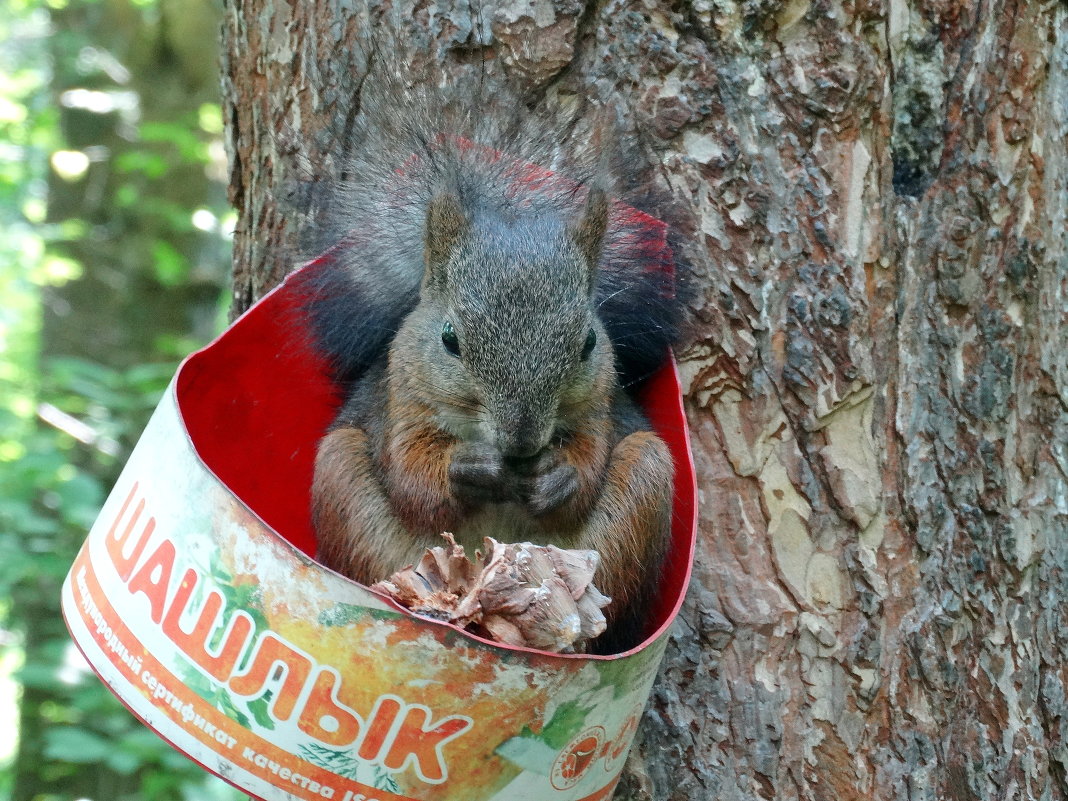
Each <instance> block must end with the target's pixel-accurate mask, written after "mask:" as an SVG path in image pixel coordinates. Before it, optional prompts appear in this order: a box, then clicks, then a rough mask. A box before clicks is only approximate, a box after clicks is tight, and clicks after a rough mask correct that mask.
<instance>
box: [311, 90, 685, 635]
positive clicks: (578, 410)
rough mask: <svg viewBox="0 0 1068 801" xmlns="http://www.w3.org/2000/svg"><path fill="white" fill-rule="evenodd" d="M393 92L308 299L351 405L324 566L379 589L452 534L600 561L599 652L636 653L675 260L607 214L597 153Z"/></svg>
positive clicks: (660, 501) (657, 493) (458, 105)
mask: <svg viewBox="0 0 1068 801" xmlns="http://www.w3.org/2000/svg"><path fill="white" fill-rule="evenodd" d="M383 84H384V86H385V88H384V90H382V91H381V92H380V94H379V95H378V96H375V95H373V94H372V92H370V91H365V92H364V96H363V97H362V98H361V103H360V108H359V114H358V115H357V121H356V124H355V128H354V130H353V132H352V138H351V140H350V141H349V146H348V148H347V149H348V151H349V153H348V155H347V157H346V159H345V161H344V165H343V166H344V174H343V175H342V177H341V178H340V179H338V180H337V181H335V182H333V183H332V184H331V187H330V195H329V208H330V214H331V218H332V219H331V222H332V224H331V225H328V226H327V233H326V234H325V235H324V237H323V239H324V240H325V243H326V244H329V246H330V247H331V250H330V253H331V258H332V259H333V261H334V262H335V266H334V269H332V270H329V271H325V272H323V273H321V277H319V278H317V279H314V280H315V281H317V283H315V284H314V285H312V286H309V287H308V295H307V297H308V300H307V302H306V303H305V312H306V316H307V325H308V327H309V329H310V330H311V331H312V333H313V336H314V338H315V340H316V343H317V346H318V347H319V348H320V350H322V351H323V352H325V353H327V354H328V356H329V357H330V359H331V363H332V366H333V369H334V372H335V374H336V377H337V380H338V382H339V385H340V386H341V387H342V388H343V393H344V399H343V403H342V405H341V408H340V411H339V413H338V415H337V418H336V419H335V420H334V422H333V424H332V425H331V426H330V427H329V430H328V431H327V433H326V434H325V436H324V437H323V439H322V440H321V442H320V443H319V446H318V453H317V457H316V461H315V471H314V479H313V485H312V514H313V523H314V526H315V529H316V532H317V537H318V553H317V556H316V558H317V560H318V561H319V562H321V563H322V564H324V565H325V566H327V567H329V568H332V569H333V570H335V571H337V572H339V573H341V574H343V575H345V576H347V577H349V578H352V579H354V580H356V581H359V582H361V583H364V584H367V585H369V584H371V583H373V582H375V581H377V580H381V579H385V578H387V577H388V576H389V575H390V574H392V573H393V572H395V571H397V570H399V569H401V568H403V567H405V566H407V565H409V564H412V563H414V562H417V561H418V559H419V557H420V556H421V554H422V553H423V552H424V550H425V549H426V548H428V547H431V546H433V545H437V544H439V543H440V535H441V533H442V532H444V531H449V532H452V533H453V535H454V536H455V538H456V541H457V542H459V543H460V544H463V545H465V546H467V548H468V550H469V551H473V550H474V548H475V547H478V546H479V545H480V544H481V541H482V538H483V537H484V536H490V535H492V536H493V537H495V538H497V539H498V540H503V541H509V542H520V541H526V540H529V541H532V542H535V543H537V544H554V545H557V546H559V547H563V548H591V549H594V550H596V551H597V552H598V553H599V554H600V557H601V562H600V567H599V568H598V572H597V574H596V576H595V579H594V580H595V582H596V584H597V586H598V587H599V589H601V591H602V592H604V593H605V594H606V595H608V596H610V597H611V598H612V603H611V604H610V605H609V606H608V608H607V609H606V610H605V613H606V617H607V619H608V629H607V631H606V632H605V633H604V634H602V635H601V636H600V637H598V638H597V639H596V640H595V641H594V643H593V644H592V650H593V651H595V652H600V653H618V652H620V651H622V650H626V649H627V648H629V647H633V646H634V645H636V644H637V642H638V641H640V639H641V637H642V635H643V634H644V631H643V623H644V621H643V617H644V615H645V614H646V613H647V611H648V609H649V608H650V605H651V603H652V600H653V599H654V598H655V594H656V589H657V581H658V578H659V574H660V569H661V564H662V561H663V559H664V554H665V552H666V549H667V544H668V542H669V538H670V529H671V509H672V486H673V464H672V459H671V455H670V453H669V451H668V448H667V446H666V445H665V443H664V442H663V441H662V440H661V439H660V437H659V436H657V434H656V433H654V432H653V431H652V430H651V426H650V425H649V423H648V421H647V420H646V419H645V418H644V416H643V414H642V413H641V411H640V410H639V409H638V407H637V405H636V403H635V401H634V399H633V397H632V396H631V389H632V388H633V386H634V385H635V384H636V383H637V382H639V381H640V379H641V378H642V377H644V376H646V375H648V374H650V373H651V372H652V371H653V370H654V369H655V368H656V367H657V366H658V365H659V364H661V363H662V362H663V360H664V359H665V358H666V356H667V353H668V346H669V345H670V343H671V342H672V340H673V339H674V338H675V336H676V334H677V331H678V320H679V313H680V312H679V309H680V302H679V300H678V297H677V294H676V293H674V292H673V287H672V281H673V278H672V274H671V268H672V264H671V260H672V255H671V253H670V251H665V249H664V248H659V249H658V248H657V247H656V246H655V243H654V245H650V244H649V242H648V241H646V240H647V234H646V233H643V230H642V228H641V225H640V224H639V223H637V222H636V221H635V215H634V214H628V213H626V212H625V210H626V209H628V208H629V207H627V206H623V205H622V204H621V203H618V202H615V201H612V200H610V199H609V195H608V190H607V188H606V186H607V184H608V182H609V178H611V171H610V170H609V169H608V168H606V167H605V164H606V161H607V160H606V159H605V158H604V156H603V154H602V153H598V152H597V148H596V146H589V145H584V146H576V147H572V148H571V149H570V150H569V149H567V148H565V147H564V146H563V145H562V142H563V141H564V139H565V138H566V136H565V134H563V133H561V131H560V129H559V126H554V125H553V124H550V123H548V122H547V121H546V118H539V117H534V116H533V115H531V114H529V113H527V112H523V111H522V107H521V104H517V103H514V102H512V101H511V99H510V98H509V97H508V95H506V94H503V93H501V92H496V93H486V92H483V94H482V95H481V96H480V97H478V98H477V99H475V100H474V101H472V100H471V99H470V98H465V99H463V100H462V101H457V100H455V98H442V97H441V96H440V95H437V96H433V95H431V94H429V93H427V92H425V91H424V92H422V93H421V90H400V89H397V87H396V85H395V84H391V83H389V82H388V81H384V82H383ZM517 108H518V109H520V111H518V112H517V111H516V109H517ZM550 170H551V171H550ZM565 175H566V178H563V177H561V176H565ZM643 237H644V238H643ZM665 262H667V263H665Z"/></svg>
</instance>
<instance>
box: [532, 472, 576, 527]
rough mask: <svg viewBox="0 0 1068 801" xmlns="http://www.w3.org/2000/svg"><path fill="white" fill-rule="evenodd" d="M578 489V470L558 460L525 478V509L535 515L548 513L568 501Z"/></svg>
mask: <svg viewBox="0 0 1068 801" xmlns="http://www.w3.org/2000/svg"><path fill="white" fill-rule="evenodd" d="M554 461H555V460H554ZM578 489H579V483H578V471H577V470H576V469H575V468H574V467H572V466H571V465H569V464H568V463H567V462H560V463H559V464H555V465H554V466H553V467H550V468H549V469H547V470H545V471H544V472H540V471H539V473H538V474H537V475H535V476H533V477H531V478H530V479H528V480H527V497H526V502H527V509H529V510H530V513H531V514H532V515H534V516H535V517H539V516H541V515H546V514H549V512H554V511H556V510H557V509H559V508H560V507H561V506H563V505H564V504H565V503H567V502H568V501H570V500H571V499H572V498H573V497H574V496H575V493H576V492H578Z"/></svg>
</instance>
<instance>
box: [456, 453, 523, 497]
mask: <svg viewBox="0 0 1068 801" xmlns="http://www.w3.org/2000/svg"><path fill="white" fill-rule="evenodd" d="M509 484H510V482H509V476H508V472H507V470H506V469H505V467H504V462H503V461H502V460H501V454H500V451H498V450H497V448H495V447H494V446H493V445H490V444H489V443H485V442H463V443H460V444H459V445H457V446H456V447H455V448H454V449H453V452H452V462H450V463H449V485H450V487H451V489H452V494H453V496H454V497H456V498H457V500H459V501H461V502H463V503H467V504H480V503H500V502H502V501H507V500H511V495H512V493H511V491H510V489H509Z"/></svg>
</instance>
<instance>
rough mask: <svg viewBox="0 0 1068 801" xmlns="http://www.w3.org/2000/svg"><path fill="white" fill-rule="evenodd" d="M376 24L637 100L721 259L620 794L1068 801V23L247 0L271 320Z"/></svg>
mask: <svg viewBox="0 0 1068 801" xmlns="http://www.w3.org/2000/svg"><path fill="white" fill-rule="evenodd" d="M371 25H376V26H386V27H389V28H390V29H392V30H398V31H401V33H399V34H398V36H399V37H400V40H401V41H402V42H404V43H405V47H406V48H408V52H407V53H402V54H401V56H400V57H401V58H402V59H410V61H411V63H412V70H413V71H414V72H415V73H416V74H425V75H427V76H428V77H427V78H426V79H427V80H436V79H440V78H441V76H450V79H453V80H473V79H475V78H476V76H477V74H478V72H479V70H481V69H482V68H483V67H482V64H483V63H485V64H486V67H485V69H487V70H489V71H492V72H494V73H495V74H505V75H508V76H509V77H510V79H511V80H513V81H514V82H518V83H519V84H520V85H521V86H523V87H524V88H525V91H526V92H527V97H528V98H529V99H530V101H531V102H534V103H536V102H538V100H539V98H543V97H545V96H547V95H555V96H558V97H561V98H567V99H570V101H571V102H572V103H573V104H579V107H582V105H581V104H590V105H594V104H596V103H599V102H613V103H617V104H620V105H621V106H622V107H623V108H625V109H626V110H627V112H626V113H627V114H628V115H629V117H630V120H631V121H632V122H633V123H634V125H635V127H636V128H637V129H638V130H639V131H640V132H642V135H643V139H644V143H645V146H646V151H647V153H648V154H649V158H650V163H649V164H648V165H635V169H636V170H637V171H638V172H639V173H640V174H641V175H642V176H643V180H650V181H654V182H656V183H657V184H658V185H659V186H660V187H661V188H662V189H666V190H668V192H669V193H670V195H671V197H672V198H673V199H674V201H673V204H672V208H671V209H670V217H671V219H672V220H673V221H674V223H675V225H676V226H678V228H679V230H680V232H681V233H682V234H683V236H684V237H685V239H686V240H687V241H688V242H689V243H690V246H689V252H688V254H687V255H688V257H689V259H690V261H691V262H692V264H693V282H694V288H695V292H694V297H693V300H692V309H691V319H692V323H693V325H692V330H691V332H690V333H689V335H688V336H687V339H686V341H685V342H684V343H683V344H682V345H681V346H680V348H679V352H678V356H679V362H680V367H681V370H682V373H683V376H684V381H685V385H686V392H687V405H688V414H689V420H690V426H691V432H692V436H693V446H694V456H695V459H696V464H697V470H698V476H699V482H700V487H701V498H700V500H701V511H700V518H701V529H700V541H699V545H698V553H697V562H696V566H695V572H694V579H693V584H692V587H691V591H690V594H689V596H688V599H687V603H686V607H685V610H684V613H683V615H682V617H681V619H680V620H679V621H678V622H677V624H676V625H675V628H674V633H673V638H672V643H671V645H670V647H669V651H668V655H667V658H666V660H665V663H664V666H663V669H662V672H661V676H660V678H659V681H658V685H657V688H656V691H655V693H654V696H653V699H652V701H651V703H650V705H649V709H648V712H647V714H646V716H645V720H644V722H643V726H642V729H641V732H640V734H639V740H638V744H637V746H636V748H635V751H634V753H633V755H632V758H631V761H630V763H629V766H628V770H627V773H626V776H625V778H624V781H623V782H622V784H621V785H620V790H619V791H618V792H617V794H616V797H617V799H633V801H638V800H639V799H656V800H657V801H662V800H666V799H670V800H671V801H684V800H688V799H694V800H695V801H703V800H704V799H723V800H724V801H727V800H728V799H730V800H733V799H782V800H784V801H785V800H786V799H813V800H815V799H820V800H826V801H832V800H833V799H888V800H889V799H894V801H899V800H900V801H904V800H905V799H909V800H910V801H922V800H928V799H930V800H931V801H933V800H934V799H946V801H964V799H977V800H981V801H988V800H989V799H1035V800H1036V801H1038V800H1039V799H1041V800H1042V801H1052V799H1068V781H1066V771H1068V688H1066V687H1068V239H1066V237H1068V234H1066V231H1068V219H1066V215H1068V150H1066V141H1068V8H1066V6H1065V4H1064V3H1063V2H1024V0H1019V1H1018V2H1013V1H1012V0H940V1H936V0H852V1H850V0H844V2H830V0H788V1H787V2H783V3H780V2H771V0H745V1H744V2H736V1H735V0H683V1H682V2H679V3H676V4H671V5H669V4H667V3H663V2H660V3H657V2H653V1H652V0H649V1H648V2H642V0H601V1H600V2H593V1H592V0H590V2H588V3H586V4H583V3H582V2H579V0H557V1H556V2H552V0H532V1H523V2H520V1H518V0H517V1H516V2H510V3H509V2H500V3H498V4H493V3H488V4H486V5H483V6H481V7H479V6H477V5H475V4H469V3H451V2H444V3H441V4H437V3H425V2H419V3H416V4H415V5H401V4H400V3H399V2H397V3H391V2H390V1H389V0H368V2H367V3H346V2H340V0H331V1H330V2H323V3H305V4H298V3H294V4H290V3H280V2H279V3H272V2H270V1H269V0H246V1H244V2H242V1H240V0H230V2H228V4H227V9H226V18H225V23H224V56H223V74H224V78H223V82H224V94H225V103H226V104H227V105H228V112H227V118H228V125H229V146H230V149H231V156H232V174H231V193H232V194H231V196H232V200H233V202H234V204H235V205H236V206H237V208H238V210H239V212H240V220H241V222H240V224H239V228H238V232H237V235H236V238H235V256H234V258H235V261H234V265H235V272H234V293H235V294H234V298H235V310H237V311H240V310H242V309H244V308H245V307H246V306H247V305H248V304H249V303H250V302H251V301H253V300H254V299H255V298H257V297H258V296H260V295H261V294H262V293H263V292H264V291H266V290H267V289H268V288H270V287H271V286H273V285H274V284H275V283H277V281H278V280H279V279H280V278H281V277H282V276H283V275H284V274H285V273H286V272H287V271H288V270H289V269H291V267H292V266H293V259H294V254H296V253H298V252H299V251H300V247H301V246H300V243H301V239H302V236H303V232H304V231H305V230H306V229H307V227H308V224H309V221H311V220H313V219H314V216H315V213H316V195H315V192H314V182H313V181H311V182H310V181H309V179H312V178H315V177H316V176H325V175H332V174H336V170H337V169H338V164H339V157H340V144H339V143H340V142H341V141H342V139H343V133H344V128H345V125H346V115H349V117H350V118H351V115H352V114H354V113H358V102H357V101H358V92H359V87H360V82H361V80H362V78H363V75H364V71H365V65H364V59H363V57H362V56H361V55H360V53H361V51H360V49H359V48H357V47H356V46H355V43H356V42H357V41H358V39H359V37H360V35H361V32H366V31H367V30H369V28H370V26H371ZM646 168H648V169H646ZM668 211H669V210H667V209H665V213H667V212H668Z"/></svg>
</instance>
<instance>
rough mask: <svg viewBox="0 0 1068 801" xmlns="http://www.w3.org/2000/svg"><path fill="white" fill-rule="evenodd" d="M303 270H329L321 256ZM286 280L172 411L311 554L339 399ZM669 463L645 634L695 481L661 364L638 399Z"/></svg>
mask: <svg viewBox="0 0 1068 801" xmlns="http://www.w3.org/2000/svg"><path fill="white" fill-rule="evenodd" d="M304 269H305V270H317V269H329V263H328V262H327V260H326V259H323V258H321V259H319V260H317V261H316V262H313V263H312V264H310V265H308V266H307V267H305V268H304ZM294 283H295V282H291V281H289V282H287V283H285V284H283V285H282V286H281V287H279V288H278V289H276V290H274V291H273V292H271V293H270V294H268V295H267V296H266V297H265V298H263V300H261V301H260V302H259V303H257V304H256V305H255V306H253V307H252V308H251V309H250V310H249V311H248V312H247V313H245V314H244V315H243V316H242V317H241V318H240V319H239V320H238V321H237V322H236V323H235V324H234V325H233V326H231V327H230V328H229V329H228V330H227V331H226V332H225V333H224V334H223V335H222V336H221V337H219V339H217V340H216V341H215V342H214V343H212V344H211V345H209V346H208V347H206V348H205V349H203V350H201V351H198V352H197V353H195V354H193V355H192V356H190V357H189V358H188V359H187V360H186V362H185V363H184V364H183V365H182V367H181V369H180V371H179V374H178V381H177V398H178V408H179V413H180V414H181V416H182V419H183V421H184V423H185V426H186V429H187V431H188V432H189V437H190V440H191V442H192V445H193V447H194V449H195V450H196V452H197V453H198V454H199V456H200V458H201V459H202V460H203V462H204V464H205V465H206V466H207V467H208V469H209V470H211V471H212V473H214V474H215V475H216V476H217V477H218V478H219V479H220V480H221V481H222V482H223V483H224V484H226V485H227V486H228V487H229V488H230V490H231V491H232V492H233V493H234V494H235V495H236V496H237V497H238V498H239V499H240V500H241V501H242V502H243V503H244V504H245V505H246V506H248V508H249V509H251V510H252V511H253V512H254V513H255V514H256V515H257V516H258V517H259V518H260V519H262V520H263V521H264V522H265V523H266V524H267V525H268V526H270V527H271V528H272V529H274V530H275V531H276V532H277V533H278V534H279V535H281V536H282V537H283V538H284V539H286V540H288V541H289V542H290V543H292V544H293V545H294V546H296V547H297V548H299V549H300V550H301V551H303V552H304V553H305V554H307V555H308V556H311V557H314V556H315V547H316V546H315V531H314V529H313V528H312V525H311V519H310V497H311V496H310V488H311V480H312V470H313V465H314V460H315V449H316V445H317V443H318V441H319V438H320V437H321V436H322V435H323V433H324V432H325V430H326V428H327V426H328V425H329V424H330V422H331V421H332V420H333V417H334V415H335V413H336V410H337V408H338V406H339V402H340V395H339V393H338V390H337V387H336V386H335V385H334V383H333V382H332V380H331V379H330V377H329V373H328V370H327V367H326V364H325V362H324V360H323V359H322V358H321V357H320V356H319V355H318V354H317V353H316V352H315V351H314V349H313V348H311V347H310V346H309V345H308V344H307V336H306V334H305V333H304V332H303V331H300V330H296V326H297V322H296V320H297V317H298V315H296V314H295V313H294V311H295V308H294V307H295V304H297V303H298V302H299V293H298V292H297V291H296V288H295V285H294ZM639 400H640V401H641V404H642V406H643V408H644V410H645V412H646V414H647V415H648V417H649V419H650V421H651V422H652V424H653V427H654V428H655V429H656V431H657V433H658V434H659V435H660V436H661V437H662V438H663V439H664V441H665V442H666V443H667V444H668V446H669V448H670V449H671V452H672V455H673V456H674V459H675V470H676V478H675V500H674V519H673V527H672V547H671V551H670V553H669V555H668V559H667V562H666V565H667V567H666V571H665V575H664V581H663V590H664V591H663V593H662V594H661V596H660V600H659V603H658V605H657V608H656V609H654V610H652V614H651V615H650V620H649V632H650V633H651V632H653V631H656V630H658V629H659V628H660V626H661V625H662V624H663V623H664V621H665V620H666V619H667V618H668V617H669V616H670V615H671V613H672V611H673V610H674V609H675V607H676V605H677V603H678V602H679V600H680V596H681V594H682V593H683V592H684V591H685V586H686V582H687V579H688V576H689V567H690V554H691V552H692V547H693V538H694V523H695V521H694V504H695V492H694V475H693V460H692V456H691V454H690V450H689V439H688V436H687V432H686V419H685V415H684V413H683V410H682V403H681V397H680V388H679V383H678V376H677V374H676V372H675V370H674V368H673V366H672V365H671V364H668V365H665V367H664V368H662V369H661V370H660V371H659V372H658V373H657V374H656V375H655V376H653V377H652V378H651V379H650V380H649V381H648V382H647V383H646V384H645V386H644V387H643V389H642V392H641V397H640V399H639Z"/></svg>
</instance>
